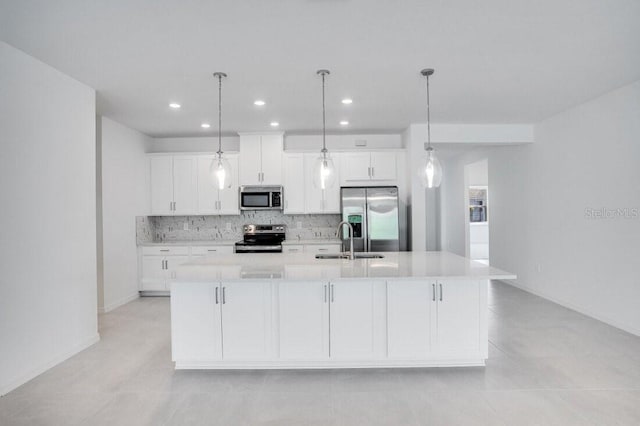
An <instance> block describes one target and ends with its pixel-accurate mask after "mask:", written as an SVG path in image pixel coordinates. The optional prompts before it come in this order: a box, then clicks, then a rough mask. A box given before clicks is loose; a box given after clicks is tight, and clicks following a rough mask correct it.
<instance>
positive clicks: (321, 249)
mask: <svg viewBox="0 0 640 426" xmlns="http://www.w3.org/2000/svg"><path fill="white" fill-rule="evenodd" d="M328 250H329V249H326V248H319V249H318V251H328Z"/></svg>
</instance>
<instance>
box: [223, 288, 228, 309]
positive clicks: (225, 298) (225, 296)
mask: <svg viewBox="0 0 640 426" xmlns="http://www.w3.org/2000/svg"><path fill="white" fill-rule="evenodd" d="M225 290H226V287H222V304H223V305H225V304H226V303H227V292H226V291H225Z"/></svg>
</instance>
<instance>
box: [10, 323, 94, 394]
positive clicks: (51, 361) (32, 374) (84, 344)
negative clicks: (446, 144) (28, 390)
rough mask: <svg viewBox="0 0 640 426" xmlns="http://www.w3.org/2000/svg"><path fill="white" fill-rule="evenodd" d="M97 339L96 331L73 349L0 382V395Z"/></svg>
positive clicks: (85, 347)
mask: <svg viewBox="0 0 640 426" xmlns="http://www.w3.org/2000/svg"><path fill="white" fill-rule="evenodd" d="M99 341H100V335H99V334H98V333H96V334H95V335H93V336H91V337H89V338H87V339H85V340H84V341H83V342H81V343H79V344H77V345H76V346H74V347H73V349H71V350H69V351H67V352H64V353H63V354H61V355H58V356H56V357H53V358H52V359H51V360H49V361H47V362H45V363H43V364H41V365H40V366H38V367H37V368H34V369H33V370H31V371H30V372H29V373H27V374H25V375H23V376H22V377H19V378H17V379H13V380H11V381H10V382H9V383H4V384H0V396H4V395H6V394H8V393H9V392H11V391H12V390H14V389H16V388H17V387H19V386H22V385H23V384H25V383H27V382H28V381H29V380H31V379H33V378H35V377H37V376H39V375H40V374H42V373H44V372H45V371H47V370H49V369H50V368H53V367H55V366H56V365H58V364H60V363H61V362H63V361H66V360H67V359H69V358H71V357H72V356H74V355H75V354H77V353H79V352H82V351H83V350H85V349H87V348H88V347H89V346H91V345H94V344H96V343H98V342H99Z"/></svg>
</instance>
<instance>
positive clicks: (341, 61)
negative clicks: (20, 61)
mask: <svg viewBox="0 0 640 426" xmlns="http://www.w3.org/2000/svg"><path fill="white" fill-rule="evenodd" d="M0 37H1V38H2V40H4V41H6V42H8V43H9V44H11V45H13V46H15V47H17V48H19V49H21V50H23V51H25V52H27V53H29V54H31V55H33V56H35V57H37V58H39V59H41V60H42V61H44V62H46V63H48V64H50V65H52V66H54V67H55V68H57V69H59V70H61V71H62V72H64V73H66V74H68V75H71V76H72V77H74V78H76V79H78V80H79V81H82V82H84V83H86V84H88V85H90V86H92V87H94V88H95V89H96V90H97V91H98V111H99V113H101V114H103V115H106V116H108V117H110V118H113V119H115V120H117V121H119V122H122V123H124V124H126V125H129V126H131V127H133V128H136V129H138V130H140V131H142V132H144V133H147V134H149V135H152V136H189V135H207V134H213V133H214V132H216V129H217V125H216V117H217V116H216V114H217V113H216V105H217V92H216V90H217V87H216V81H215V80H214V78H213V77H212V75H211V73H212V72H214V71H225V72H227V73H228V74H229V78H228V79H227V80H225V81H224V83H223V84H224V85H223V130H224V132H225V133H227V134H228V133H231V132H235V131H263V130H271V128H270V127H269V122H270V121H272V120H277V121H279V122H280V123H281V127H280V129H281V130H284V131H287V132H309V131H317V130H318V129H319V128H320V127H321V110H320V105H321V104H320V94H321V92H320V87H321V86H320V79H319V77H318V76H316V70H317V69H319V68H328V69H330V70H331V75H330V76H329V78H328V81H327V84H328V87H327V121H328V127H329V129H330V130H333V131H349V132H366V131H398V130H401V129H404V128H406V127H407V125H408V124H409V123H412V122H424V121H425V119H424V116H425V104H426V100H425V98H426V97H425V85H424V80H423V78H422V77H420V75H419V71H420V69H422V68H424V67H433V68H435V69H436V73H435V75H434V76H433V77H432V79H431V107H432V120H433V121H434V122H441V123H530V122H536V121H538V120H541V119H543V118H545V117H548V116H550V115H553V114H555V113H557V112H559V111H562V110H564V109H567V108H569V107H571V106H573V105H576V104H578V103H581V102H583V101H586V100H588V99H591V98H593V97H596V96H598V95H600V94H603V93H605V92H607V91H609V90H612V89H614V88H617V87H620V86H623V85H625V84H628V83H630V82H632V81H635V80H638V79H640V1H637V0H608V1H602V0H537V1H531V0H484V1H477V0H463V1H446V0H402V1H391V0H388V1H383V0H376V1H367V0H278V1H265V0H217V1H204V0H183V1H176V0H174V1H169V0H146V1H145V0H112V1H87V0H78V1H68V0H67V1H65V0H57V1H51V0H39V1H38V0H19V1H18V0H13V1H11V0H0ZM344 96H349V97H352V98H353V100H354V103H353V104H352V105H351V106H344V105H342V104H341V103H340V99H341V98H342V97H344ZM257 98H261V99H264V100H265V101H266V102H267V105H266V106H265V107H263V108H257V107H255V106H254V105H253V101H254V100H255V99H257ZM170 101H176V102H179V103H181V104H182V105H183V107H182V109H181V110H180V111H173V110H170V108H169V107H168V103H169V102H170ZM341 119H347V120H349V121H350V122H351V125H350V126H349V127H348V130H345V129H341V128H340V126H339V125H338V121H339V120H341ZM203 121H208V122H211V124H212V127H211V129H209V130H208V131H205V130H202V129H200V123H201V122H203Z"/></svg>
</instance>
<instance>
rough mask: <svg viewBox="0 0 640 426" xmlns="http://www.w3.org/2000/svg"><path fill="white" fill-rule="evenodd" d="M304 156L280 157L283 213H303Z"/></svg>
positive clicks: (287, 154)
mask: <svg viewBox="0 0 640 426" xmlns="http://www.w3.org/2000/svg"><path fill="white" fill-rule="evenodd" d="M304 176H305V173H304V155H303V154H300V153H296V154H290V153H286V154H284V155H283V156H282V177H283V180H282V185H283V187H284V194H283V198H284V213H285V214H296V213H304V212H305V209H304V197H305V185H304Z"/></svg>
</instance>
